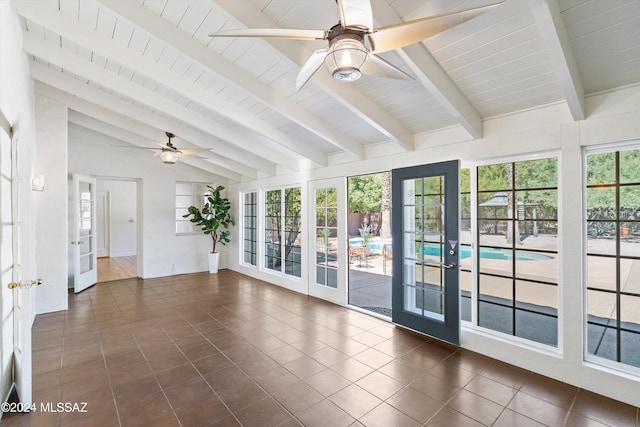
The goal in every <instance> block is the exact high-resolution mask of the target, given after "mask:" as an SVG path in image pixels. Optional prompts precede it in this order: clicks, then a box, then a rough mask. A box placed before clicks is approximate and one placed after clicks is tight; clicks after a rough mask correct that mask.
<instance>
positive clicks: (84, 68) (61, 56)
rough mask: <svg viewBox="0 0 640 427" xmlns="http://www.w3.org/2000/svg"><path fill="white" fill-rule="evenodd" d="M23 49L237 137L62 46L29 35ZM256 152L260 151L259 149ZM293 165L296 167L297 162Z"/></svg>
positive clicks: (186, 119)
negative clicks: (59, 47)
mask: <svg viewBox="0 0 640 427" xmlns="http://www.w3.org/2000/svg"><path fill="white" fill-rule="evenodd" d="M24 49H25V50H26V51H27V52H29V53H31V54H34V55H36V56H39V57H41V58H43V59H46V60H48V61H50V62H52V63H55V64H58V65H59V66H61V67H63V68H65V69H69V70H71V71H74V72H76V73H77V74H79V75H83V76H89V78H90V79H92V80H97V81H100V82H101V84H103V85H104V86H107V87H110V88H111V89H112V90H115V91H118V92H120V93H126V94H127V95H128V96H131V97H133V98H135V99H136V100H137V102H140V103H144V104H146V105H147V106H152V107H153V108H154V109H156V110H159V111H162V112H164V113H165V114H168V115H172V116H175V117H176V118H178V119H180V120H182V121H184V122H186V123H190V124H191V125H193V126H197V127H198V128H200V129H201V130H204V131H206V132H209V133H211V134H212V135H220V137H221V138H222V139H226V140H228V141H234V140H235V136H233V137H231V136H230V135H226V134H225V136H226V138H225V137H223V136H221V134H224V130H223V129H220V128H218V127H214V126H212V125H211V122H210V121H209V120H206V119H204V118H203V117H198V116H194V115H193V114H192V113H191V112H188V111H186V110H185V109H183V108H181V107H179V106H177V105H176V104H175V103H172V102H168V101H167V100H166V98H164V97H161V96H158V95H156V94H154V93H149V92H148V91H146V90H145V89H143V88H142V87H140V86H138V85H136V84H133V83H131V82H129V81H126V80H124V79H122V78H120V77H118V76H115V75H113V74H112V73H109V72H107V71H105V70H104V69H102V68H100V67H96V66H95V65H94V64H89V63H78V61H77V58H75V56H74V55H71V54H68V53H67V52H64V51H62V50H60V49H58V50H57V51H55V50H54V49H51V48H50V47H48V46H43V44H42V42H38V41H37V40H35V39H33V38H31V37H26V38H25V39H24ZM256 152H258V150H256ZM260 152H261V154H262V155H264V156H266V157H267V158H268V159H271V155H270V153H268V152H267V153H262V150H260ZM279 157H280V158H279V162H284V164H283V166H291V165H287V164H286V161H287V160H288V159H287V158H286V157H285V156H279ZM291 167H295V165H293V166H291Z"/></svg>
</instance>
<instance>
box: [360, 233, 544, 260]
mask: <svg viewBox="0 0 640 427" xmlns="http://www.w3.org/2000/svg"><path fill="white" fill-rule="evenodd" d="M387 243H391V241H390V240H388V239H376V238H374V239H371V240H370V241H369V247H370V248H371V249H373V250H374V251H376V252H382V246H383V245H385V244H387ZM349 245H350V246H362V239H360V238H355V239H349ZM418 250H419V249H418ZM441 250H442V246H441V245H439V244H437V243H427V244H426V245H425V246H424V254H425V255H429V256H438V257H439V256H440V252H441ZM465 258H471V248H470V247H469V246H461V247H460V259H465ZM480 258H484V259H495V260H501V261H509V260H512V259H513V251H511V250H509V249H496V248H480ZM548 259H553V257H552V256H548V255H543V254H538V253H532V252H525V251H516V261H544V260H548Z"/></svg>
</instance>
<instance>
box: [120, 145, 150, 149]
mask: <svg viewBox="0 0 640 427" xmlns="http://www.w3.org/2000/svg"><path fill="white" fill-rule="evenodd" d="M112 147H114V148H137V149H138V150H159V149H160V148H157V147H138V146H135V145H112Z"/></svg>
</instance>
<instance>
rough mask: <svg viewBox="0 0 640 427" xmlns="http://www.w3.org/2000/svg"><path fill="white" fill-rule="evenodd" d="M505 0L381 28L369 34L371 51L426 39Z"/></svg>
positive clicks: (389, 48)
mask: <svg viewBox="0 0 640 427" xmlns="http://www.w3.org/2000/svg"><path fill="white" fill-rule="evenodd" d="M501 3H503V1H500V2H497V3H492V4H489V5H485V6H480V7H474V8H471V9H465V10H460V11H457V12H451V13H444V14H442V15H434V16H429V17H426V18H421V19H416V20H414V21H408V22H403V23H402V24H398V25H391V26H389V27H384V28H379V29H378V30H377V31H374V32H372V33H370V34H368V35H367V36H368V38H369V43H370V44H371V52H375V53H381V52H387V51H389V50H394V49H399V48H402V47H405V46H409V45H410V44H413V43H417V42H420V41H422V40H426V39H428V38H430V37H433V36H435V35H436V34H438V33H442V32H444V31H446V30H448V29H450V28H453V27H455V26H456V25H459V24H462V23H463V22H466V21H469V20H471V19H473V18H475V17H477V16H480V15H482V14H483V13H486V12H488V11H489V10H491V9H493V8H494V7H496V6H498V5H500V4H501Z"/></svg>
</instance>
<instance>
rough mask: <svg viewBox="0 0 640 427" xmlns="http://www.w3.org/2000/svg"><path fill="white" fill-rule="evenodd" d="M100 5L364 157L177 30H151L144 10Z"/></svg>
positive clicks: (295, 146) (316, 157)
mask: <svg viewBox="0 0 640 427" xmlns="http://www.w3.org/2000/svg"><path fill="white" fill-rule="evenodd" d="M102 3H103V4H107V5H109V7H115V8H116V9H115V10H117V11H119V13H121V14H123V16H126V17H127V19H130V20H131V21H132V22H135V23H136V25H143V26H146V27H145V28H146V29H147V30H148V31H150V32H152V33H153V34H154V35H155V36H156V37H158V38H160V39H161V40H163V41H165V42H166V43H167V44H169V45H172V46H174V47H176V48H179V50H181V51H183V52H185V53H186V54H188V55H189V57H190V58H192V59H194V60H196V61H197V62H199V63H201V64H202V65H203V66H205V67H207V68H209V69H211V70H213V71H215V72H216V73H218V74H221V75H222V76H224V77H225V78H226V79H228V80H230V81H232V82H234V83H235V84H236V86H237V87H238V88H240V89H243V90H245V91H247V92H249V93H251V94H253V95H254V96H256V97H258V98H259V99H261V100H262V101H263V102H266V103H268V104H270V105H273V106H274V107H276V108H277V109H278V110H279V111H281V112H282V113H283V114H285V115H287V116H288V117H290V119H292V120H294V121H296V122H297V123H298V124H299V125H301V126H304V127H306V128H308V129H309V130H311V131H313V132H315V133H316V134H318V135H319V136H321V137H323V138H325V139H326V140H327V141H329V142H331V143H332V144H334V145H336V146H337V147H339V148H341V149H343V150H345V151H347V152H349V153H351V154H353V155H355V156H358V157H359V158H362V156H364V149H363V147H362V145H361V144H359V143H357V142H356V141H352V140H349V139H347V138H344V137H343V136H342V135H339V134H337V133H336V132H335V131H334V130H333V129H332V128H331V127H330V126H328V125H327V124H325V123H322V122H320V121H318V120H315V118H314V117H313V115H311V114H308V113H307V112H304V111H300V108H299V107H297V106H296V105H294V104H293V103H291V102H290V101H289V100H288V99H287V98H285V97H283V96H281V95H280V94H278V93H277V92H275V91H273V90H271V89H270V88H269V87H267V86H264V85H262V84H261V83H260V82H258V81H257V80H256V79H255V78H253V77H251V76H250V74H249V73H247V72H246V71H244V70H242V69H240V68H239V67H235V66H234V67H231V66H230V64H225V63H224V62H222V61H219V60H216V59H217V58H215V57H213V56H212V55H211V53H210V51H209V50H208V49H207V48H206V47H204V46H202V45H198V44H196V43H194V42H193V40H192V39H191V38H190V37H189V36H188V35H186V34H184V33H183V32H181V31H180V30H179V29H176V28H171V27H170V26H169V25H166V23H164V22H160V21H155V22H153V26H152V25H151V24H150V23H149V20H151V19H152V17H149V16H148V13H147V12H146V11H145V10H144V8H135V7H132V6H134V5H132V4H126V6H127V7H124V6H125V4H124V3H122V2H117V1H112V0H102ZM159 28H162V30H161V31H159ZM227 114H228V113H227ZM234 114H237V113H234ZM253 126H254V128H256V129H257V127H256V124H253ZM260 128H261V129H262V131H263V132H264V131H268V129H267V128H266V127H265V126H264V125H262V126H260ZM274 136H275V134H271V137H272V138H273V137H274ZM275 140H278V139H275ZM280 141H281V142H282V143H284V144H285V145H286V146H287V147H288V148H289V149H292V150H294V151H297V152H298V153H299V154H303V155H306V156H307V157H308V158H311V159H312V160H313V161H314V162H316V163H319V164H324V165H326V162H327V160H326V156H324V155H323V154H321V153H313V151H314V150H309V149H308V148H303V147H301V146H300V144H299V143H298V142H297V141H295V142H294V141H290V140H289V138H287V137H286V135H282V138H281V139H280ZM305 151H306V154H305ZM309 156H311V157H309Z"/></svg>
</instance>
